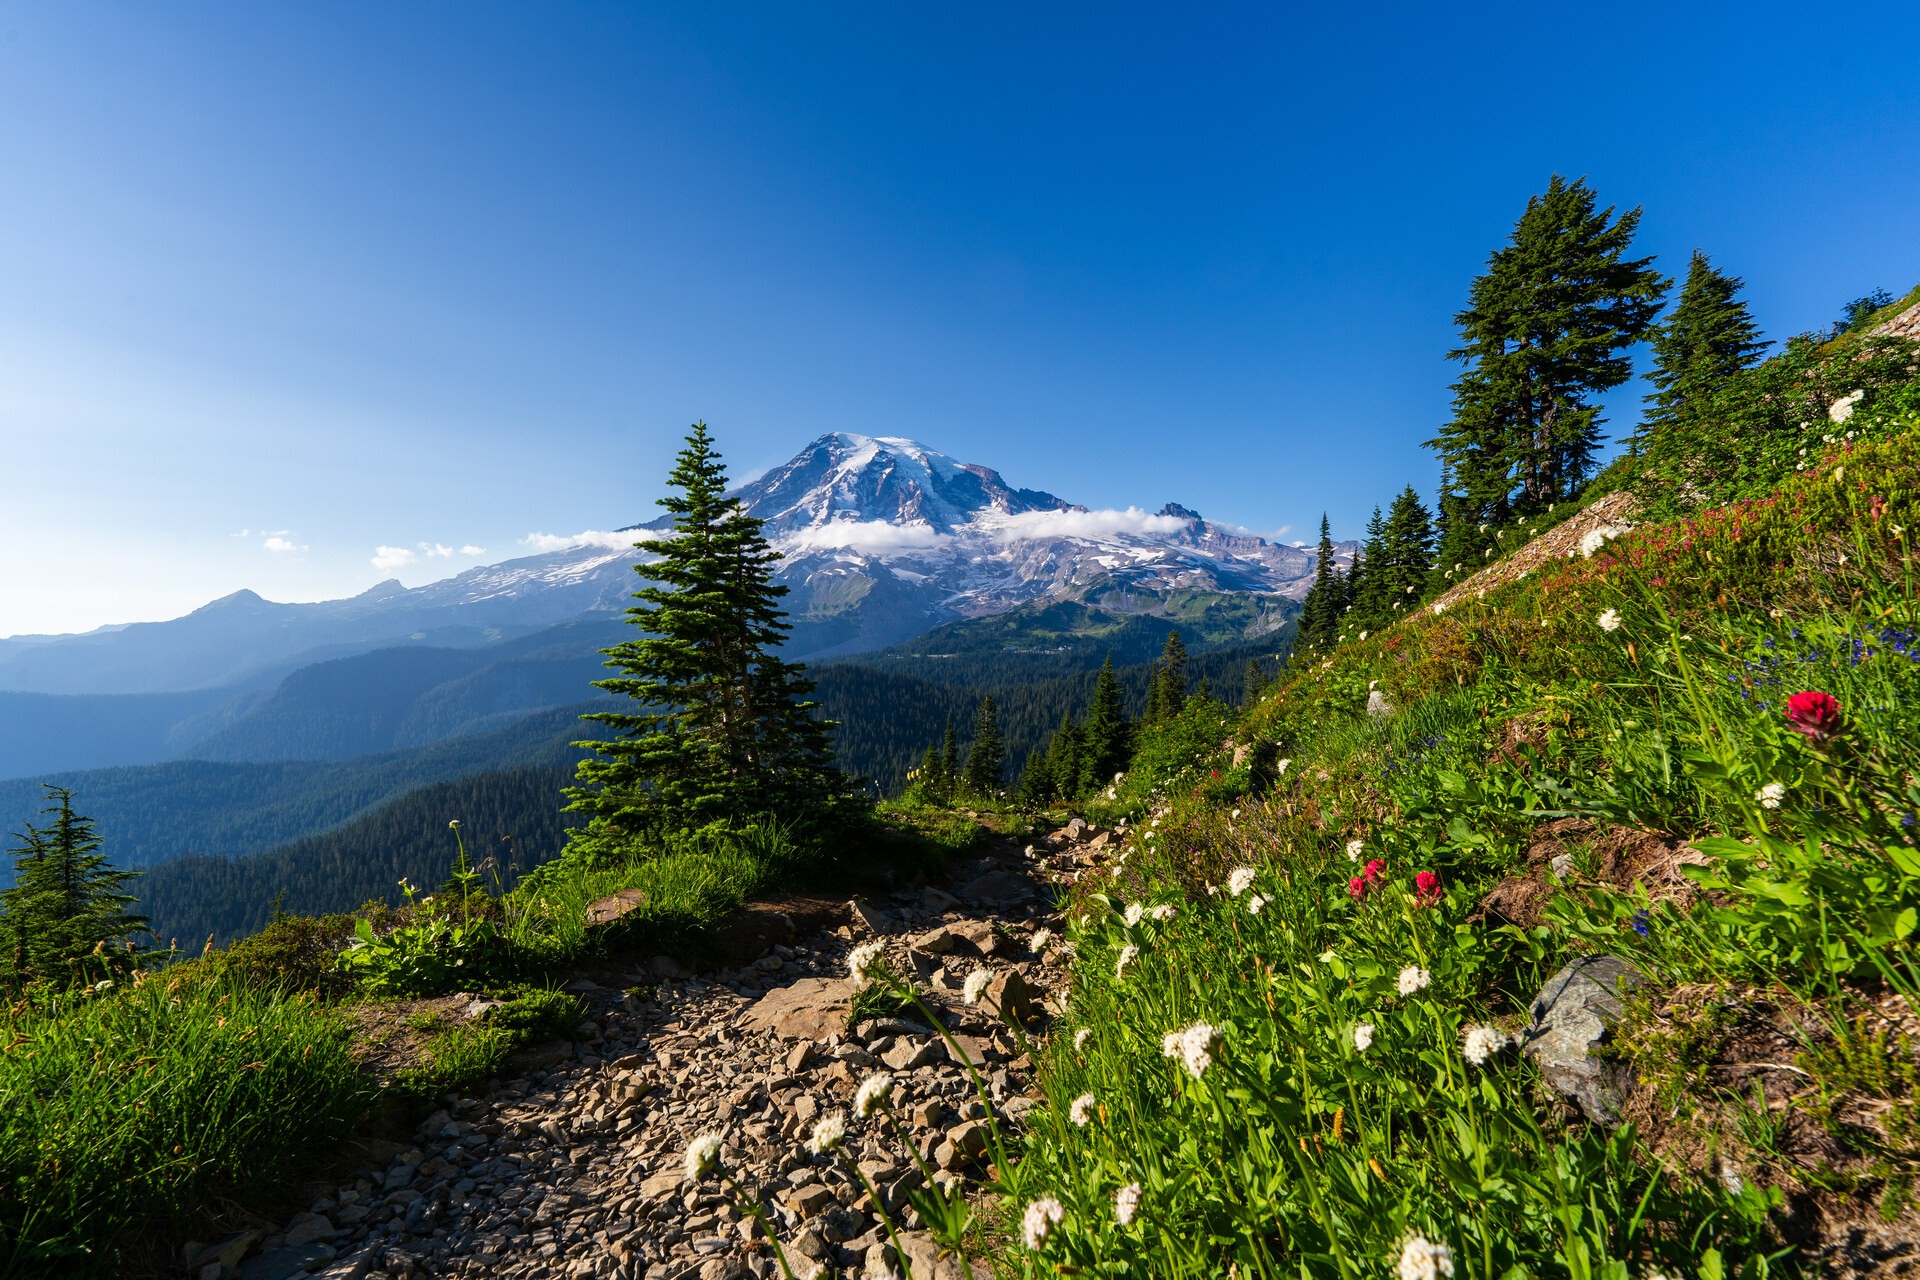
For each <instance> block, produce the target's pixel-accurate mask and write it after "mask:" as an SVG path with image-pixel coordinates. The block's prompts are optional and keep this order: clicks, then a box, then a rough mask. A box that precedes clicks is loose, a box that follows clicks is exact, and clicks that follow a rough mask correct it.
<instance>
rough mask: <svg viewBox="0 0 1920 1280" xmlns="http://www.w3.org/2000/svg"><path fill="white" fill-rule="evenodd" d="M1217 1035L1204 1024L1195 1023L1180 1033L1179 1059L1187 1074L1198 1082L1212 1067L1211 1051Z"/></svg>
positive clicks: (1217, 1037)
mask: <svg viewBox="0 0 1920 1280" xmlns="http://www.w3.org/2000/svg"><path fill="white" fill-rule="evenodd" d="M1219 1039H1220V1037H1219V1034H1218V1033H1217V1032H1215V1031H1214V1029H1213V1028H1212V1027H1210V1026H1208V1025H1207V1024H1206V1023H1204V1022H1196V1023H1194V1024H1193V1025H1192V1026H1190V1027H1188V1028H1187V1029H1186V1030H1185V1031H1182V1032H1181V1033H1180V1059H1181V1062H1182V1063H1183V1064H1184V1065H1185V1066H1186V1068H1187V1074H1188V1075H1190V1076H1192V1077H1193V1078H1194V1079H1195V1080H1198V1079H1199V1078H1200V1077H1201V1076H1202V1075H1203V1074H1205V1072H1206V1069H1207V1068H1208V1067H1210V1066H1212V1065H1213V1053H1212V1049H1213V1047H1214V1045H1215V1044H1217V1043H1219Z"/></svg>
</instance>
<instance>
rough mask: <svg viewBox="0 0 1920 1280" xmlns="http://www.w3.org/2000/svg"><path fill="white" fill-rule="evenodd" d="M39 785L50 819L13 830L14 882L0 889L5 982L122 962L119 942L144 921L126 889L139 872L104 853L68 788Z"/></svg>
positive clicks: (103, 969)
mask: <svg viewBox="0 0 1920 1280" xmlns="http://www.w3.org/2000/svg"><path fill="white" fill-rule="evenodd" d="M45 791H46V795H47V799H48V800H50V801H52V803H51V804H50V805H49V806H48V807H47V808H45V809H43V810H41V812H42V813H44V814H48V815H50V816H51V818H52V821H50V822H49V823H48V824H47V825H46V826H44V827H36V826H34V825H32V824H31V823H29V824H28V825H27V827H26V830H25V831H24V832H22V833H20V834H18V835H16V836H15V837H14V839H15V840H16V841H17V842H18V843H17V844H16V845H15V847H14V848H13V849H12V850H11V856H12V858H13V874H14V881H13V887H12V888H10V889H7V890H6V891H4V892H0V938H4V939H5V942H6V951H5V953H4V954H0V977H3V978H4V979H5V980H6V981H7V982H8V983H9V984H21V983H26V982H32V981H36V980H39V981H50V982H55V983H68V982H73V981H93V980H97V979H99V978H101V977H102V976H105V975H106V974H108V973H109V972H112V971H115V970H117V969H122V968H124V967H125V966H126V964H127V963H128V961H127V952H126V948H125V946H124V943H125V942H126V941H127V940H128V939H129V938H130V937H131V935H133V934H135V933H138V932H140V931H142V930H144V929H145V928H146V927H147V918H146V917H145V916H142V915H138V914H135V913H134V912H132V911H130V910H129V909H128V908H130V907H131V906H132V905H133V903H134V896H133V895H132V894H130V893H127V892H125V889H126V886H127V884H128V882H129V881H131V880H133V879H134V877H135V876H136V875H137V874H138V873H137V872H133V871H124V870H121V869H120V868H118V867H115V866H114V865H113V864H112V863H110V862H108V861H107V856H106V854H104V853H102V852H101V851H100V850H101V840H100V837H99V835H98V834H97V833H96V832H95V830H94V824H93V820H92V819H91V818H87V817H84V816H82V815H80V814H78V813H75V812H74V811H73V793H72V792H71V791H69V790H68V789H66V788H65V787H54V786H49V787H46V788H45ZM109 947H111V948H113V950H111V951H109V950H107V948H109ZM96 955H98V956H99V957H100V959H99V960H98V961H90V957H93V956H96Z"/></svg>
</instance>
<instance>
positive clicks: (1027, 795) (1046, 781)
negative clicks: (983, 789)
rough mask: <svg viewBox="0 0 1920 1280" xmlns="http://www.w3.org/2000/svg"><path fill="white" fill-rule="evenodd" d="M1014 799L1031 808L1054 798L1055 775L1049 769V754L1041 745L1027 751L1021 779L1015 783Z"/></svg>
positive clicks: (1021, 769) (1021, 770) (1021, 768)
mask: <svg viewBox="0 0 1920 1280" xmlns="http://www.w3.org/2000/svg"><path fill="white" fill-rule="evenodd" d="M1013 795H1014V799H1016V800H1018V801H1019V802H1020V803H1021V804H1022V805H1025V806H1026V807H1027V808H1029V809H1037V808H1039V807H1040V806H1042V805H1044V804H1046V803H1047V802H1048V801H1049V800H1051V799H1053V776H1052V774H1051V773H1050V772H1049V771H1048V769H1047V754H1046V752H1045V751H1043V750H1041V749H1040V748H1039V747H1035V748H1034V749H1033V750H1032V751H1029V752H1027V761H1026V763H1025V764H1023V765H1022V766H1021V767H1020V780H1019V781H1018V782H1017V783H1015V784H1014V788H1013Z"/></svg>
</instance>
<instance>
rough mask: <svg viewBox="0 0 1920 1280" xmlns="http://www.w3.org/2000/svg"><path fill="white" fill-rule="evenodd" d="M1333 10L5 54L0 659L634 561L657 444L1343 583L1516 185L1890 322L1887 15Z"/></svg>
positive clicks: (1897, 102) (863, 12)
mask: <svg viewBox="0 0 1920 1280" xmlns="http://www.w3.org/2000/svg"><path fill="white" fill-rule="evenodd" d="M1331 8H1333V7H1331V6H1313V7H1311V8H1307V7H1282V6H1274V5H1246V6H1231V5H1227V6H1156V7H1146V6H1127V5H1118V6H1116V5H1112V4H1103V5H1098V6H1095V5H1085V6H1067V5H1049V6H1034V5H1020V6H1014V5H993V4H974V5H966V6H961V5H928V4H907V5H903V4H898V3H893V4H884V5H882V4H874V5H856V4H845V5H833V6H801V5H785V6H775V5H757V6H756V5H737V6H725V5H712V4H687V5H680V6H648V5H592V4H579V5H567V6H536V5H521V6H508V5H503V4H471V3H462V4H446V5H431V4H411V3H400V4H390V5H373V4H354V3H345V4H328V5H318V4H309V5H281V4H275V5H259V4H252V5H243V4H232V5H222V6H204V5H192V4H169V5H164V6H160V5H131V4H128V5H110V4H86V5H57V4H51V3H47V4H26V5H20V4H16V5H11V6H8V7H7V8H5V9H4V10H0V174H4V181H0V582H4V583H5V584H6V588H7V589H6V590H5V591H4V592H0V635H5V634H11V633H16V632H28V631H50V630H74V629H82V628H86V627H91V626H96V625H99V624H102V623H107V622H116V621H131V620H135V619H141V618H157V617H168V616H173V615H176V614H179V613H182V612H185V611H186V610H188V609H190V608H193V607H194V606H196V605H198V604H201V603H203V602H205V601H206V600H208V599H211V598H213V597H215V596H218V595H222V594H225V593H227V592H229V591H233V590H236V589H239V588H241V587H251V588H253V589H255V590H258V591H260V592H261V593H262V594H264V595H267V596H269V597H270V598H276V599H315V598H323V597H328V596H337V595H345V594H351V593H352V592H355V591H358V590H361V589H363V588H365V587H366V586H369V585H371V584H372V583H373V582H375V581H378V580H379V579H381V578H385V577H389V576H398V577H400V578H401V579H402V580H404V581H406V582H408V583H410V584H411V583H417V582H422V581H426V580H429V579H431V578H435V577H440V576H444V575H445V574H447V573H450V572H454V571H457V570H458V569H460V568H463V567H466V566H467V565H470V564H473V563H479V562H491V561H496V560H500V559H505V558H508V557H509V556H512V555H516V554H524V553H525V552H526V550H527V546H526V544H525V543H524V541H523V540H524V539H526V538H527V537H528V536H529V535H530V534H535V533H542V532H544V533H569V532H573V531H578V530H582V529H605V528H608V527H610V526H613V525H616V524H622V523H628V522H632V521H636V520H643V519H647V518H650V517H651V516H652V515H654V514H656V508H655V507H654V506H653V500H654V499H655V498H656V497H658V496H659V493H660V482H661V477H662V476H663V475H664V474H665V471H666V470H667V468H668V466H669V463H670V458H671V455H672V453H673V451H674V449H675V448H676V447H677V444H678V441H679V437H680V434H681V433H682V432H683V431H684V429H685V426H686V424H687V423H688V422H689V421H691V420H692V419H693V418H695V417H703V418H705V419H706V420H707V421H708V422H709V423H711V424H712V425H713V427H714V429H715V431H716V433H717V435H718V437H719V440H720V442H721V446H722V448H723V450H724V451H725V452H726V454H727V456H728V459H729V461H730V462H731V463H732V464H733V466H734V468H735V472H736V474H744V473H749V472H751V471H753V470H755V469H758V468H762V467H765V466H769V465H772V464H774V463H777V462H779V461H781V460H784V459H785V458H786V457H787V456H789V455H790V454H792V453H793V452H794V451H795V450H796V449H797V448H798V447H799V446H800V445H802V444H803V443H805V442H806V441H807V440H808V439H810V438H812V437H813V436H814V435H817V434H819V433H820V432H822V431H826V430H835V429H842V430H855V431H863V432H869V433H874V434H898V435H909V436H913V437H915V438H918V439H920V440H923V441H925V442H926V443H928V444H930V445H932V446H934V447H936V448H938V449H941V450H944V451H946V452H948V453H952V454H955V455H957V456H959V457H961V458H962V459H964V460H968V461H976V462H982V463H986V464H988V465H991V466H995V467H998V468H999V469H1000V470H1001V471H1002V472H1003V473H1004V474H1005V475H1006V476H1007V478H1008V479H1009V480H1010V481H1013V482H1014V483H1017V484H1022V485H1027V486H1032V487H1039V488H1046V489H1050V490H1052V491H1054V492H1056V493H1059V494H1060V495H1062V496H1064V497H1067V498H1070V499H1072V500H1074V501H1077V502H1083V503H1087V504H1089V505H1093V506H1124V505H1128V504H1138V505H1142V506H1146V507H1149V508H1151V507H1157V506H1159V505H1160V504H1161V503H1162V502H1165V501H1168V500H1174V501H1179V502H1182V503H1184V504H1186V505H1188V506H1190V507H1194V508H1196V509H1197V510H1199V511H1201V512H1203V513H1204V514H1206V515H1208V516H1209V517H1211V518H1215V519H1220V520H1224V521H1230V522H1234V523H1237V524H1240V525H1243V526H1246V527H1249V528H1252V529H1257V530H1263V531H1274V530H1278V529H1281V528H1282V527H1287V526H1290V527H1291V529H1292V533H1291V534H1289V535H1288V536H1289V537H1304V536H1307V535H1308V533H1309V532H1310V530H1311V528H1312V526H1313V525H1314V524H1315V523H1316V522H1317V520H1318V517H1319V513H1320V511H1321V510H1322V509H1323V508H1324V509H1326V510H1328V511H1329V512H1330V513H1331V515H1332V518H1333V522H1334V526H1335V530H1336V532H1337V533H1339V534H1343V535H1350V534H1353V533H1355V532H1357V531H1358V529H1359V527H1360V526H1361V524H1363V523H1364V521H1365V519H1366V516H1367V514H1368V512H1369V511H1370V510H1371V508H1372V506H1373V505H1374V504H1375V503H1376V502H1383V501H1385V500H1386V499H1388V498H1389V497H1390V496H1391V494H1392V493H1393V492H1394V491H1395V490H1397V489H1398V488H1399V487H1400V486H1401V485H1403V484H1406V483H1409V482H1411V483H1414V484H1416V485H1418V486H1419V487H1420V488H1421V489H1422V490H1423V491H1428V492H1430V491H1431V489H1432V487H1433V485H1434V483H1435V482H1436V480H1437V468H1436V466H1435V464H1434V462H1433V460H1432V457H1431V455H1430V454H1428V453H1427V452H1426V451H1425V450H1423V449H1421V448H1420V443H1419V442H1420V441H1422V440H1424V439H1426V438H1428V437H1429V436H1430V435H1431V434H1432V433H1433V431H1434V429H1435V428H1436V427H1437V426H1438V425H1439V424H1440V422H1441V421H1442V420H1443V419H1444V417H1445V413H1446V407H1447V398H1448V397H1447V384H1448V383H1449V382H1450V381H1451V379H1452V377H1453V376H1454V372H1455V371H1454V369H1453V367H1452V366H1450V365H1449V364H1448V363H1447V362H1446V361H1445V359H1444V353H1445V351H1446V350H1447V349H1448V348H1449V347H1450V346H1451V345H1452V342H1453V336H1454V335H1453V329H1452V323H1451V317H1452V315H1453V313H1454V312H1455V311H1456V310H1457V309H1458V308H1459V306H1460V305H1461V304H1462V301H1463V299H1464V297H1465V293H1466V289H1467V287H1468V284H1469V282H1470V280H1471V279H1472V277H1473V275H1474V273H1475V272H1476V271H1477V270H1478V269H1479V267H1480V266H1481V264H1482V263H1483V262H1484V260H1485V257H1486V255H1487V253H1488V252H1489V251H1490V250H1492V249H1493V248H1494V247H1495V246H1496V245H1497V244H1498V243H1499V242H1500V241H1501V239H1502V238H1503V237H1504V236H1505V235H1506V233H1507V231H1508V230H1509V229H1510V228H1511V226H1512V223H1513V220H1514V219H1515V218H1516V217H1517V216H1518V214H1519V212H1520V210H1521V208H1522V206H1523V205H1524V203H1525V200H1526V198H1527V196H1528V195H1529V194H1530V193H1532V192H1534V191H1536V190H1538V189H1540V188H1541V187H1543V186H1544V185H1545V183H1546V180H1547V177H1548V175H1550V174H1551V173H1554V172H1556V171H1558V172H1563V173H1568V174H1584V175H1587V176H1588V178H1589V180H1590V181H1591V182H1592V183H1593V184H1594V186H1595V187H1596V188H1597V189H1598V191H1599V192H1600V194H1601V196H1602V198H1603V199H1604V200H1606V201H1608V202H1614V203H1618V204H1620V205H1621V206H1623V207H1626V206H1632V205H1636V204H1638V205H1642V206H1644V208H1645V211H1646V212H1645V221H1644V223H1643V231H1642V243H1643V244H1644V247H1645V249H1646V250H1647V251H1648V252H1652V253H1656V254H1658V255H1659V257H1660V260H1661V263H1662V264H1663V266H1664V267H1665V268H1666V269H1667V271H1668V272H1669V274H1672V273H1674V272H1676V271H1679V270H1683V269H1684V265H1685V260H1686V255H1687V254H1688V252H1689V251H1690V250H1691V249H1693V248H1694V247H1696V246H1699V247H1701V248H1704V249H1706V250H1707V251H1708V252H1709V253H1711V254H1713V255H1714V257H1715V259H1716V261H1717V262H1718V263H1720V264H1721V265H1722V266H1724V267H1726V268H1727V269H1729V270H1732V271H1734V272H1737V273H1739V274H1741V275H1744V276H1746V277H1747V279H1748V281H1749V295H1748V296H1749V299H1750V301H1751V304H1752V306H1753V309H1754V311H1755V314H1756V316H1757V317H1758V319H1759V320H1760V322H1761V324H1762V325H1763V326H1764V327H1765V328H1766V330H1767V331H1768V333H1769V335H1770V336H1772V337H1775V338H1780V337H1784V336H1786V335H1787V334H1789V333H1792V332H1796V331H1798V330H1801V329H1806V328H1812V327H1816V326H1821V325H1824V324H1825V323H1827V322H1828V321H1830V320H1831V319H1832V318H1833V317H1834V316H1835V315H1836V314H1837V312H1838V310H1839V308H1840V306H1841V304H1842V303H1844V302H1845V301H1846V300H1847V299H1848V298H1851V297H1854V296H1857V295H1859V294H1862V293H1865V292H1867V291H1869V290H1871V289H1874V288H1886V289H1889V290H1892V291H1894V292H1896V293H1899V292H1903V291H1905V290H1906V289H1907V288H1909V287H1911V286H1912V285H1913V284H1914V283H1916V282H1920V75H1916V74H1915V71H1916V64H1915V58H1914V56H1913V50H1915V49H1916V48H1920V8H1917V7H1916V6H1913V5H1910V4H1897V5H1896V4H1884V5H1875V4H1856V5H1847V6H1831V7H1829V8H1827V9H1825V10H1822V11H1819V12H1818V13H1817V14H1816V13H1811V12H1809V11H1808V10H1806V9H1805V7H1804V6H1794V7H1787V6H1784V5H1780V6H1774V5H1765V4H1742V5H1732V4H1727V5H1704V4H1701V5H1674V4H1671V3H1667V4H1658V5H1634V4H1615V5H1610V6H1605V7H1602V8H1595V7H1592V6H1543V5H1539V4H1528V5H1512V6H1501V5H1476V6H1471V7H1470V8H1471V10H1472V13H1471V16H1462V15H1461V13H1460V12H1459V11H1460V10H1463V9H1467V8H1469V7H1468V6H1436V5H1431V4H1425V5H1417V6H1416V5H1406V6H1365V7H1362V6H1346V7H1343V8H1344V10H1345V11H1344V12H1340V13H1335V12H1330V11H1329V10H1330V9H1331ZM1637 394H1638V393H1637V391H1635V392H1633V393H1631V394H1622V395H1621V396H1618V397H1616V409H1615V411H1614V413H1613V414H1612V415H1611V416H1612V418H1613V421H1614V423H1615V425H1616V426H1626V425H1630V424H1631V421H1632V418H1633V415H1634V412H1635V410H1636V407H1637V403H1638V402H1637ZM242 531H244V534H243V532H242ZM276 539H277V541H276ZM382 547H386V548H390V549H397V551H398V553H406V554H410V555H411V557H412V559H411V561H409V562H406V563H400V561H402V560H403V559H404V558H405V556H404V555H403V554H391V555H387V556H384V557H383V556H380V554H379V551H378V549H379V548H382ZM438 548H444V549H445V550H446V551H447V552H448V554H445V555H440V554H435V553H434V550H433V549H438ZM376 559H380V560H382V561H383V565H376V564H375V563H374V562H375V560H376ZM383 566H384V567H383Z"/></svg>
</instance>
